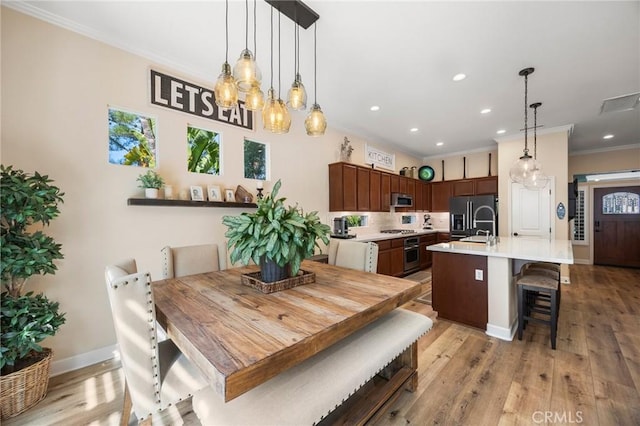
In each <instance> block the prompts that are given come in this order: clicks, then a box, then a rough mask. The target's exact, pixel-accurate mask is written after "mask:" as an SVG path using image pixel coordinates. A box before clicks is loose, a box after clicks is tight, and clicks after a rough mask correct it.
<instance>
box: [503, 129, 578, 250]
mask: <svg viewBox="0 0 640 426" xmlns="http://www.w3.org/2000/svg"><path fill="white" fill-rule="evenodd" d="M568 141H569V140H568V131H567V130H566V129H564V128H558V129H548V130H547V131H546V132H545V133H544V134H538V137H537V158H538V160H539V161H540V163H542V167H543V171H544V173H546V174H547V176H554V177H555V187H554V191H555V202H554V205H553V212H552V214H553V217H554V227H555V238H556V239H568V238H569V226H568V221H567V216H565V217H564V219H558V217H557V215H556V214H555V210H556V206H557V205H558V204H559V203H560V202H562V203H563V204H564V206H565V207H566V206H567V202H568V192H567V182H569V181H568V180H567V177H566V176H567V159H568V152H569V150H568ZM523 149H524V137H522V138H505V139H500V140H499V142H498V157H499V162H498V163H499V166H498V170H499V174H498V175H499V176H501V178H500V179H499V182H498V194H499V198H500V205H499V211H500V213H499V215H500V221H499V228H500V231H499V232H498V233H499V235H503V236H506V235H509V228H510V223H509V219H510V212H509V210H510V206H511V191H510V188H511V181H510V179H509V169H510V168H511V166H512V165H513V163H514V162H515V161H516V160H517V159H518V158H520V157H521V156H522V150H523ZM529 154H530V155H532V156H533V137H531V138H530V139H529ZM505 218H506V219H507V220H505Z"/></svg>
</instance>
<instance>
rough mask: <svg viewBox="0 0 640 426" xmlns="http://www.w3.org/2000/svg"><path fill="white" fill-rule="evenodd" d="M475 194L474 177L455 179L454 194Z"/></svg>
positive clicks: (456, 195) (455, 195)
mask: <svg viewBox="0 0 640 426" xmlns="http://www.w3.org/2000/svg"><path fill="white" fill-rule="evenodd" d="M463 195H475V187H474V181H473V179H463V180H456V181H453V196H454V197H459V196H463Z"/></svg>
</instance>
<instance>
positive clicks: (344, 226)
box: [332, 216, 349, 238]
mask: <svg viewBox="0 0 640 426" xmlns="http://www.w3.org/2000/svg"><path fill="white" fill-rule="evenodd" d="M348 233H349V224H348V223H347V218H346V217H344V216H343V217H336V218H335V219H333V235H332V236H334V237H343V238H344V237H346V236H347V234H348Z"/></svg>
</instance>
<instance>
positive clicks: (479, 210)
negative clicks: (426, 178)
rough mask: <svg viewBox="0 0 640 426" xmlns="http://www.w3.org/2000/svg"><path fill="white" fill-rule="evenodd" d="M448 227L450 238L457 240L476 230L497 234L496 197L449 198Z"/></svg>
mask: <svg viewBox="0 0 640 426" xmlns="http://www.w3.org/2000/svg"><path fill="white" fill-rule="evenodd" d="M449 218H450V222H449V227H450V232H451V239H452V240H459V239H461V238H464V237H468V236H470V235H476V234H477V231H479V230H480V231H482V232H481V233H486V232H487V231H488V232H489V233H490V234H491V235H498V197H496V196H494V195H476V196H473V197H451V198H449Z"/></svg>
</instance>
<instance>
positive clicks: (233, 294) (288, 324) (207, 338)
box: [152, 260, 429, 401]
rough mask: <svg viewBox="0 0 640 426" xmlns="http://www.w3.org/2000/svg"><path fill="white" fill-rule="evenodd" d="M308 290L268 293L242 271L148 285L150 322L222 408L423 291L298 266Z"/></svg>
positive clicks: (319, 266)
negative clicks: (310, 276) (309, 276)
mask: <svg viewBox="0 0 640 426" xmlns="http://www.w3.org/2000/svg"><path fill="white" fill-rule="evenodd" d="M302 269H303V270H304V271H308V272H313V273H315V282H313V283H309V284H304V285H300V286H297V287H294V288H290V289H287V290H282V291H278V292H274V293H262V292H261V291H259V290H256V289H254V288H252V287H250V286H247V285H245V284H242V282H241V275H242V274H247V273H250V272H255V271H257V270H258V267H257V266H244V267H240V268H232V269H226V270H222V271H217V272H210V273H204V274H197V275H190V276H184V277H180V278H172V279H166V280H162V281H155V282H153V284H152V288H153V292H154V298H155V304H156V315H157V318H158V321H159V322H160V324H162V325H163V326H164V327H165V330H166V331H167V334H168V336H169V338H171V339H172V340H173V341H174V342H175V344H176V345H177V346H178V348H180V350H181V351H182V352H183V353H184V354H185V355H186V356H187V358H189V360H190V361H191V362H193V363H194V364H195V365H196V366H197V367H198V368H199V369H200V371H201V372H202V373H203V375H205V376H206V377H207V379H208V381H209V383H210V385H211V386H212V387H213V389H215V391H216V392H217V393H219V394H220V396H221V398H224V400H225V401H230V400H232V399H234V398H236V397H238V396H239V395H242V394H243V393H245V392H247V391H249V390H251V389H253V388H254V387H256V386H258V385H260V384H261V383H264V382H265V381H267V380H269V379H270V378H272V377H274V376H275V375H277V374H279V373H281V372H283V371H285V370H286V369H288V368H291V367H292V366H294V365H296V364H298V363H300V362H302V361H304V360H306V359H308V358H310V357H311V356H313V355H315V354H316V353H318V352H320V351H322V350H323V349H326V348H328V347H329V346H331V345H333V344H334V343H336V342H338V341H339V340H341V339H343V338H345V337H346V336H348V335H350V334H351V333H353V332H355V331H357V330H358V329H360V328H362V327H364V326H365V325H367V324H369V323H371V322H372V321H375V320H376V319H378V318H380V317H382V316H383V315H385V314H387V313H389V312H391V311H392V310H393V309H396V308H397V307H399V306H401V305H403V304H404V303H406V302H409V301H411V300H412V299H414V298H416V297H417V296H419V295H420V294H422V293H424V292H425V291H426V290H428V285H429V284H420V283H417V282H414V281H409V280H405V279H400V278H394V277H391V276H387V275H379V274H374V273H370V272H360V271H356V270H353V269H346V268H341V267H337V266H332V265H327V264H323V263H319V262H313V261H309V260H305V261H303V262H302Z"/></svg>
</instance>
